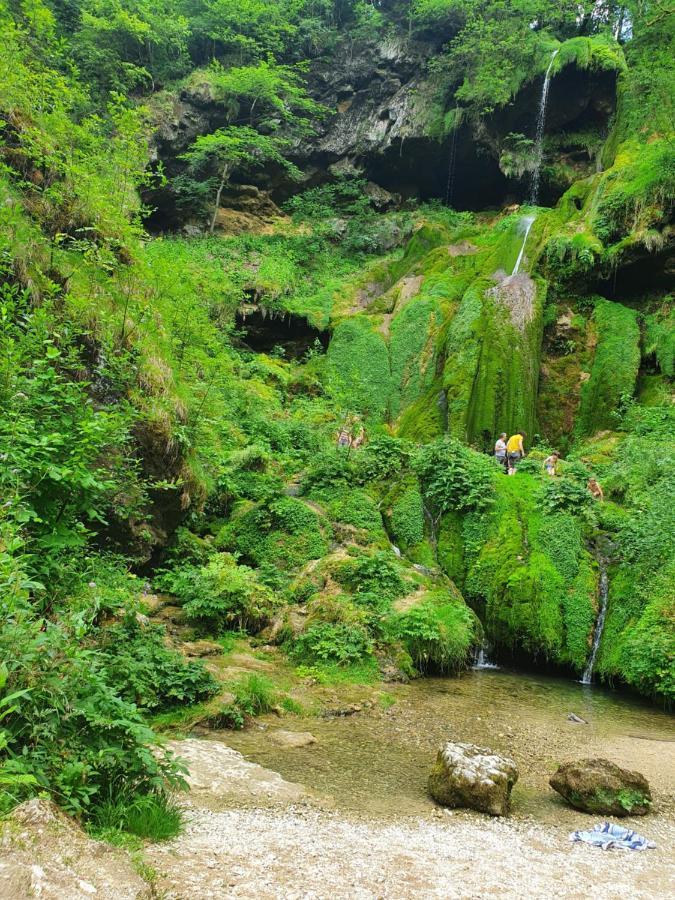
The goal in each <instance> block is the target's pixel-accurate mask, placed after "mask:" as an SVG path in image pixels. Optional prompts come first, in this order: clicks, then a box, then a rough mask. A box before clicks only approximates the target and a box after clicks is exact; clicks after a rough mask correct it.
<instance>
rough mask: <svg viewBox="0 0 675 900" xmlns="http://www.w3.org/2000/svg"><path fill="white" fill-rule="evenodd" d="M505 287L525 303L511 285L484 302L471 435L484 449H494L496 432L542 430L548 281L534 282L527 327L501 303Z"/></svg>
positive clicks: (491, 293) (470, 413)
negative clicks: (541, 389) (540, 405)
mask: <svg viewBox="0 0 675 900" xmlns="http://www.w3.org/2000/svg"><path fill="white" fill-rule="evenodd" d="M502 290H505V291H507V293H506V294H505V300H507V301H508V300H511V302H523V301H522V300H517V299H516V298H515V297H511V295H510V294H509V293H508V292H509V291H511V287H506V286H505V287H504V288H502V287H499V286H497V287H496V288H494V289H493V290H490V291H489V292H488V294H487V295H486V296H485V298H484V300H483V309H482V315H481V320H480V324H479V332H480V352H479V357H478V364H477V372H476V377H475V379H474V382H473V385H472V390H471V399H470V402H469V408H468V411H467V425H466V433H467V439H468V440H469V442H470V443H473V444H474V445H476V446H479V447H482V448H483V449H484V450H488V449H491V448H492V445H493V443H494V436H495V435H496V434H499V433H500V432H502V431H507V432H508V433H509V434H512V433H514V432H515V431H516V429H519V428H520V429H524V430H525V431H526V432H527V433H528V434H530V435H533V434H534V432H535V431H536V430H537V429H536V424H535V422H536V419H535V416H536V398H537V389H538V384H539V358H540V352H541V350H540V348H541V339H542V331H543V317H542V313H543V300H544V295H545V286H544V284H543V282H540V283H538V284H537V285H536V286H535V285H532V294H533V296H531V297H530V298H529V300H526V301H524V302H525V303H527V304H529V306H530V310H529V313H526V314H525V321H524V323H523V324H522V326H519V325H514V324H513V322H512V319H511V316H510V314H509V312H508V310H507V309H506V308H505V307H504V305H503V304H502V303H500V302H498V299H497V298H498V297H499V296H501V294H500V293H499V292H500V291H502ZM494 292H497V293H494Z"/></svg>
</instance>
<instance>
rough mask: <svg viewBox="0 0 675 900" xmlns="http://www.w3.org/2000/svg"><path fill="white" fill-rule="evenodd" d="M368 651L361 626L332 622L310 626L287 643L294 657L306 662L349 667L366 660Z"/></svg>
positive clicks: (367, 638)
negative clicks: (290, 642)
mask: <svg viewBox="0 0 675 900" xmlns="http://www.w3.org/2000/svg"><path fill="white" fill-rule="evenodd" d="M372 652H373V645H372V642H371V640H370V638H369V637H368V634H367V632H366V630H365V628H363V627H360V626H358V625H345V624H340V623H332V622H321V623H318V624H316V625H310V627H309V628H308V629H307V630H306V631H305V632H303V633H302V634H301V635H299V637H297V638H295V640H294V641H293V644H292V646H291V655H292V656H293V657H294V659H296V660H297V661H298V662H304V663H309V664H312V663H328V664H336V665H338V666H349V665H352V664H355V663H359V662H362V661H364V660H366V659H367V658H368V657H370V656H371V655H372Z"/></svg>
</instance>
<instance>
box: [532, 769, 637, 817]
mask: <svg viewBox="0 0 675 900" xmlns="http://www.w3.org/2000/svg"><path fill="white" fill-rule="evenodd" d="M549 784H550V785H551V787H552V788H553V790H554V791H557V793H559V794H560V795H561V797H563V798H564V799H565V800H567V802H568V803H570V804H571V805H572V806H574V807H576V809H580V810H583V811H584V812H588V813H596V814H599V815H607V816H644V815H646V814H647V813H648V812H649V810H650V807H651V801H652V795H651V790H650V788H649V782H648V781H647V779H646V778H645V777H644V775H641V774H640V773H639V772H631V771H629V770H628V769H622V768H621V767H620V766H617V765H616V764H615V763H613V762H610V761H609V760H608V759H582V760H580V761H579V762H569V763H565V764H564V765H562V766H560V768H559V769H558V771H557V772H556V773H555V774H554V775H553V776H552V777H551V780H550V782H549Z"/></svg>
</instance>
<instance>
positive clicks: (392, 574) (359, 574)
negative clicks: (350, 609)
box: [335, 553, 406, 600]
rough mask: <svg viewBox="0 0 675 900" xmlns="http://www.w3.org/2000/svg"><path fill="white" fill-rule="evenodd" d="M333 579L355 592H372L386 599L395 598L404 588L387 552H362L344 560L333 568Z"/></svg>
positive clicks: (403, 583) (403, 591) (402, 592)
mask: <svg viewBox="0 0 675 900" xmlns="http://www.w3.org/2000/svg"><path fill="white" fill-rule="evenodd" d="M335 579H336V580H337V581H338V582H339V583H340V584H342V585H345V586H346V587H348V588H350V589H351V590H353V591H354V592H355V593H357V594H360V593H369V594H370V593H372V594H376V595H378V596H380V597H384V598H386V599H388V600H395V599H396V598H397V597H400V596H401V595H402V594H404V593H405V590H406V585H405V582H404V581H403V579H402V578H401V576H400V575H399V573H398V571H397V569H396V566H395V565H394V563H393V562H392V559H391V556H390V554H388V553H374V554H372V556H367V555H365V554H364V555H363V556H358V557H357V558H356V559H354V560H346V561H345V562H343V563H341V564H340V565H339V566H338V568H337V569H336V570H335Z"/></svg>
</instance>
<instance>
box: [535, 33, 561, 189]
mask: <svg viewBox="0 0 675 900" xmlns="http://www.w3.org/2000/svg"><path fill="white" fill-rule="evenodd" d="M558 52H559V51H558V50H554V51H553V54H552V56H551V61H550V62H549V64H548V68H547V69H546V75H545V76H544V85H543V87H542V89H541V100H540V101H539V114H538V115H537V130H536V132H535V137H534V161H535V162H534V171H533V172H532V188H531V190H530V203H531V204H532V206H536V205H537V201H538V200H539V182H540V179H541V164H542V161H543V159H544V128H545V126H546V104H547V103H548V91H549V88H550V86H551V69H552V67H553V63H554V61H555V58H556V56H557V55H558Z"/></svg>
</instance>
